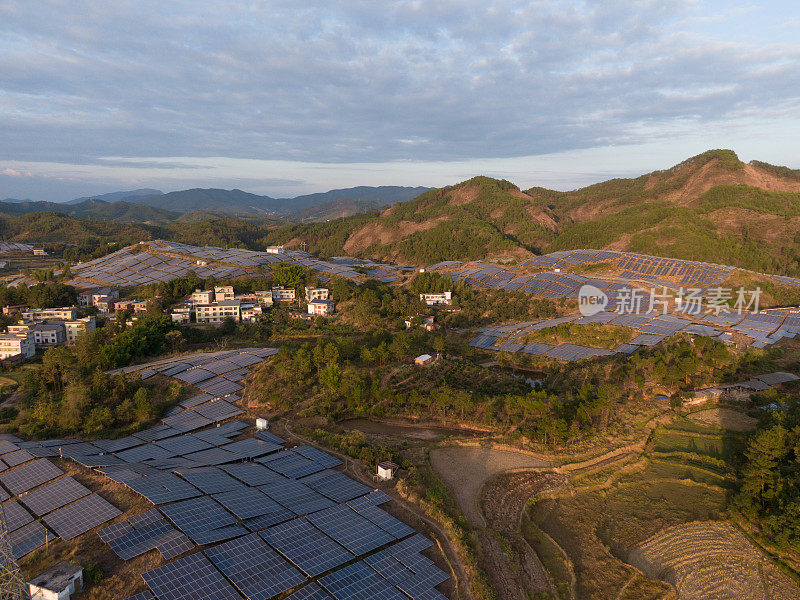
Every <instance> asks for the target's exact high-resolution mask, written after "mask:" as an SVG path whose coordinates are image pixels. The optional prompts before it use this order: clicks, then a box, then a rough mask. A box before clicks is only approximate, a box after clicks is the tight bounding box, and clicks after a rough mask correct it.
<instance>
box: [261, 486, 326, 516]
mask: <svg viewBox="0 0 800 600" xmlns="http://www.w3.org/2000/svg"><path fill="white" fill-rule="evenodd" d="M258 489H260V490H261V491H263V492H264V493H265V494H267V496H269V497H270V498H272V499H273V500H275V501H276V502H277V503H278V504H281V505H282V506H285V507H286V508H288V509H289V510H291V511H292V512H293V513H295V514H297V515H305V514H308V513H312V512H316V511H318V510H323V509H326V508H329V507H331V506H334V504H335V503H334V502H333V501H332V500H330V499H329V498H326V497H325V496H323V495H321V494H319V493H317V492H315V491H314V490H312V489H311V488H310V487H308V486H307V485H304V484H302V483H300V482H299V481H294V480H291V479H285V480H283V481H277V482H273V483H269V484H267V485H260V486H258Z"/></svg>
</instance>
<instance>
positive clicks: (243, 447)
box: [222, 438, 281, 458]
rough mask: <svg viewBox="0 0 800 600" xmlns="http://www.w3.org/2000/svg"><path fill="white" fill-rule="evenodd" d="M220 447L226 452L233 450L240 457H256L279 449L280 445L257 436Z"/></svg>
mask: <svg viewBox="0 0 800 600" xmlns="http://www.w3.org/2000/svg"><path fill="white" fill-rule="evenodd" d="M222 449H223V450H227V451H228V452H234V453H235V454H237V455H239V456H240V457H241V458H257V457H259V456H264V455H265V454H271V453H272V452H276V451H277V450H280V449H281V446H279V445H278V444H275V443H273V442H266V441H264V440H259V439H257V438H247V439H244V440H239V441H238V442H233V443H231V444H227V445H225V446H222Z"/></svg>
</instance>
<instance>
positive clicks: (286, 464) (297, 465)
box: [258, 450, 323, 479]
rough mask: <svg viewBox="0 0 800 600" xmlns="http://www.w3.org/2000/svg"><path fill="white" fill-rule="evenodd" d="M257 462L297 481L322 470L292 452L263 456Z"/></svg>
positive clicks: (312, 462)
mask: <svg viewBox="0 0 800 600" xmlns="http://www.w3.org/2000/svg"><path fill="white" fill-rule="evenodd" d="M258 462H260V463H262V464H265V465H266V466H268V467H269V468H270V469H272V470H273V471H277V472H278V473H280V474H281V475H285V476H286V477H289V478H290V479H299V478H300V477H305V476H306V475H311V474H312V473H316V472H317V471H322V470H323V467H322V465H320V464H318V463H316V462H314V461H313V460H309V459H307V458H306V457H305V456H303V455H302V454H297V453H296V452H293V451H292V450H282V451H281V452H276V453H274V454H270V455H268V456H264V457H262V458H259V459H258Z"/></svg>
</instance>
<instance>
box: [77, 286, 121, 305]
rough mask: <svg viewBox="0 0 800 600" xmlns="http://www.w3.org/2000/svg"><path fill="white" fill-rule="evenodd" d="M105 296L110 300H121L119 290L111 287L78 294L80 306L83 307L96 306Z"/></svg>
mask: <svg viewBox="0 0 800 600" xmlns="http://www.w3.org/2000/svg"><path fill="white" fill-rule="evenodd" d="M103 296H108V297H109V298H119V290H115V289H112V288H109V287H99V288H92V289H91V290H84V291H82V292H81V293H79V294H78V304H80V305H81V306H94V305H95V302H97V301H98V300H99V299H100V298H102V297H103Z"/></svg>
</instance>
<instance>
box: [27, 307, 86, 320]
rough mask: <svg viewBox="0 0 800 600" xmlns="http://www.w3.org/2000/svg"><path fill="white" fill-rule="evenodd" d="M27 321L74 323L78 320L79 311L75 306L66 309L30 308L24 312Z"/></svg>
mask: <svg viewBox="0 0 800 600" xmlns="http://www.w3.org/2000/svg"><path fill="white" fill-rule="evenodd" d="M22 318H23V320H25V321H48V320H59V321H74V320H75V319H77V318H78V309H77V308H76V307H74V306H67V307H64V308H30V309H28V310H24V311H22Z"/></svg>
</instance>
